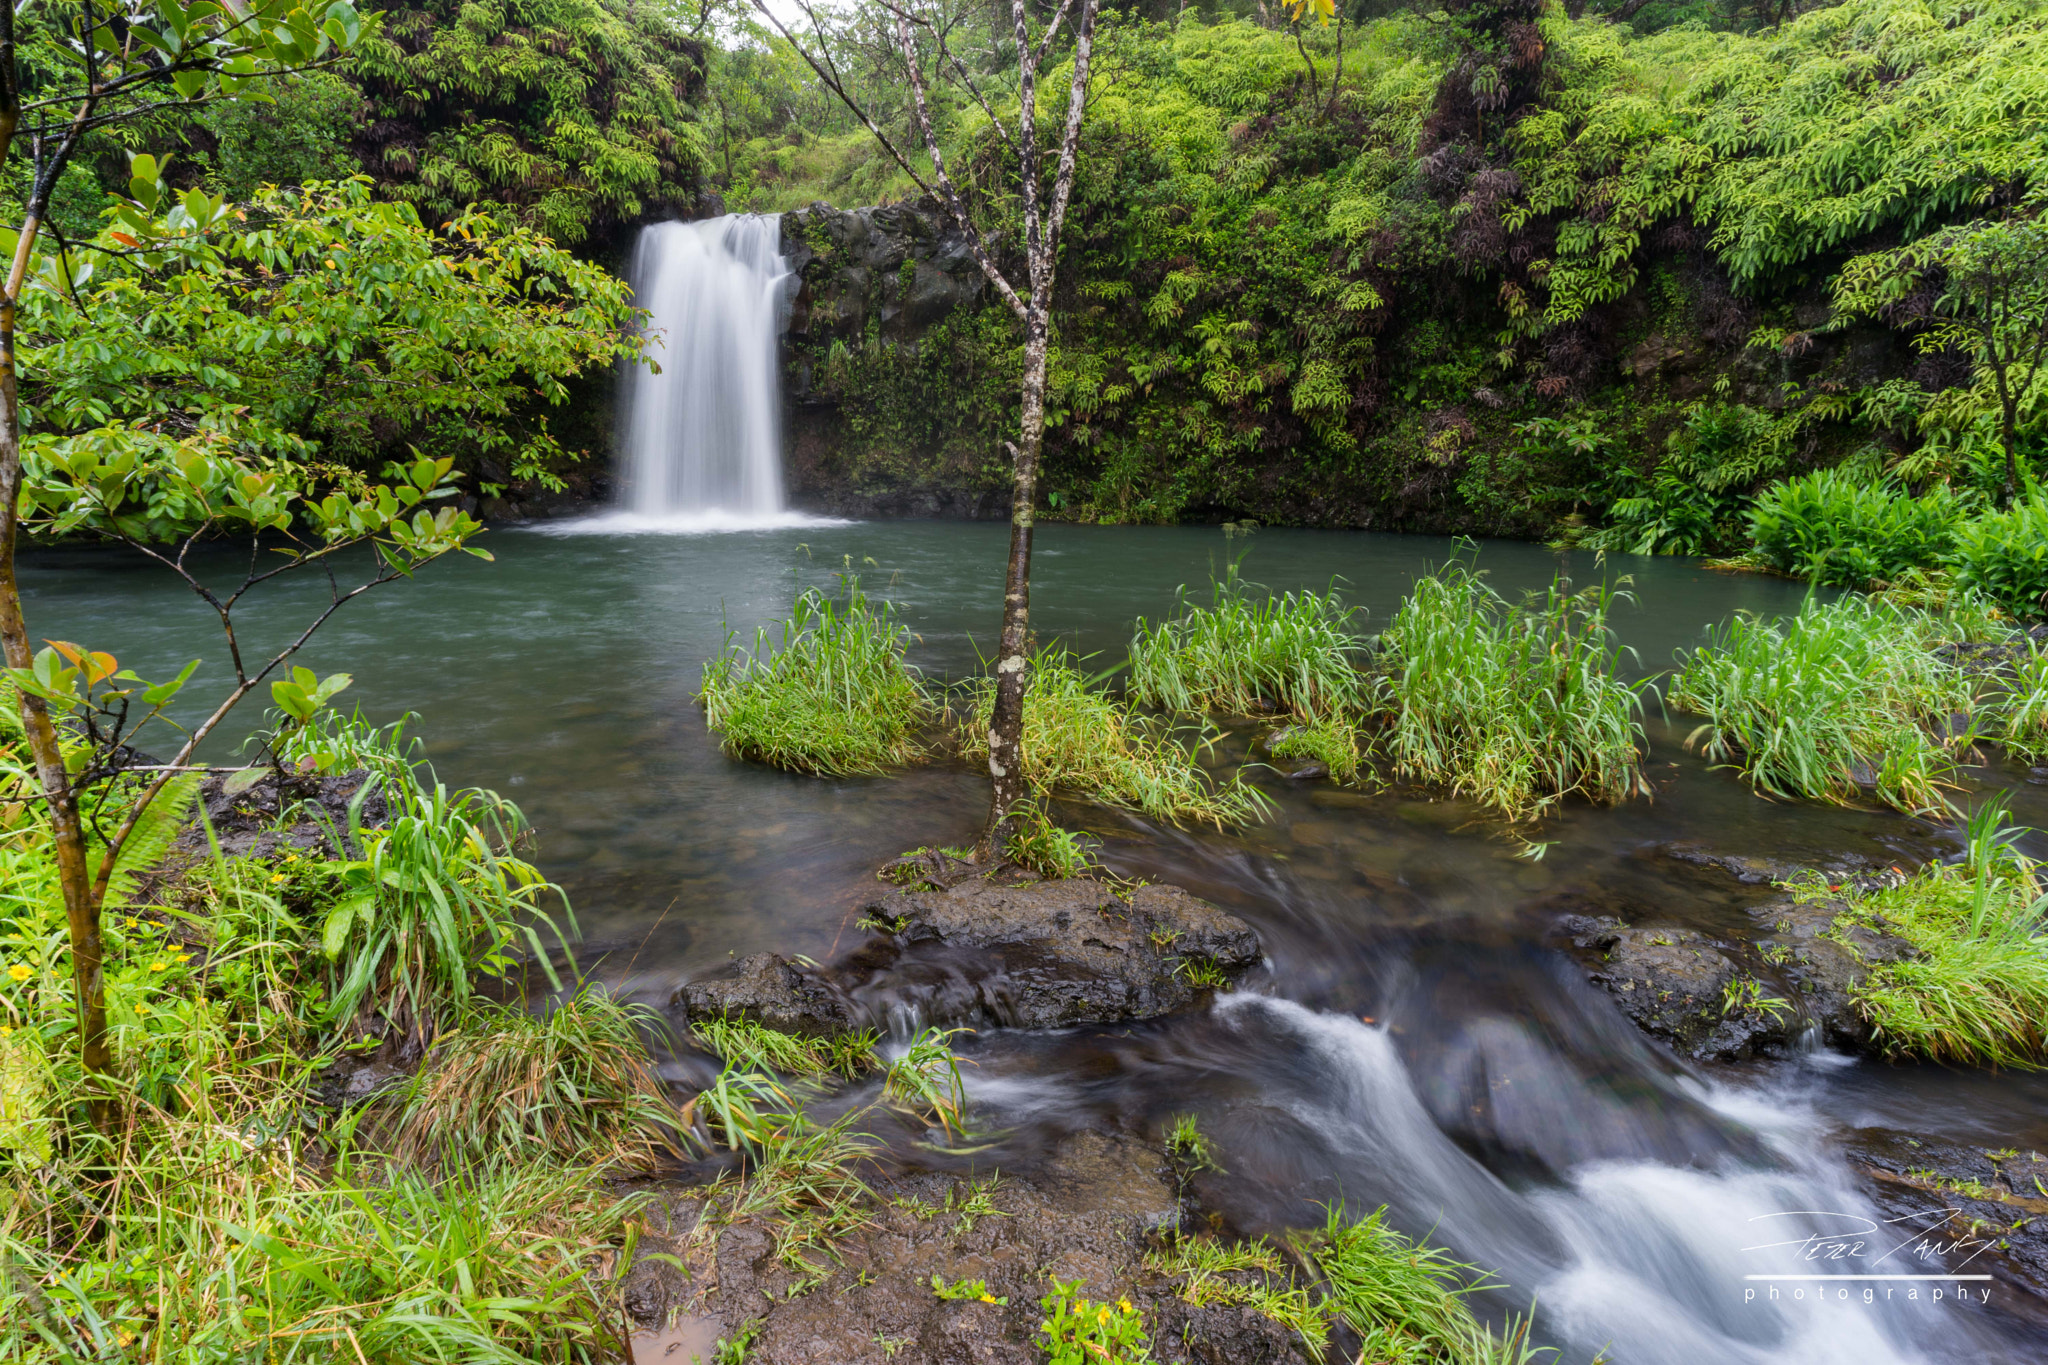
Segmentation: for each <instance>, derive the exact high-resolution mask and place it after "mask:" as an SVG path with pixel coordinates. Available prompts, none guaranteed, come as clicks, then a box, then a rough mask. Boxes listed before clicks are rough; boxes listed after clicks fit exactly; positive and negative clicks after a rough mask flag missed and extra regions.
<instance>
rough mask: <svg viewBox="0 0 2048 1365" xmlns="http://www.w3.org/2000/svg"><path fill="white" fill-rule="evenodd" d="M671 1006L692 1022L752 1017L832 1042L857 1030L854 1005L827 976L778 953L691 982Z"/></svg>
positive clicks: (749, 959)
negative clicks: (720, 1018) (723, 1017)
mask: <svg viewBox="0 0 2048 1365" xmlns="http://www.w3.org/2000/svg"><path fill="white" fill-rule="evenodd" d="M671 1003H672V1004H674V1005H675V1006H677V1007H679V1008H680V1009H681V1010H682V1011H683V1013H684V1014H685V1015H686V1016H687V1017H688V1018H691V1019H707V1018H709V1019H716V1018H719V1017H721V1016H729V1017H732V1018H736V1019H750V1020H752V1021H753V1022H755V1023H757V1024H764V1025H766V1026H767V1027H769V1028H772V1029H779V1030H781V1031H782V1032H784V1033H794V1034H797V1035H798V1036H800V1037H805V1038H829V1037H831V1036H833V1035H835V1034H840V1033H846V1032H848V1031H850V1030H852V1029H854V1028H856V1027H858V1025H857V1024H856V1023H855V1018H854V1009H853V1006H852V1003H851V1002H850V1001H849V1000H848V999H847V997H846V995H845V993H844V992H842V991H841V990H840V989H839V987H838V986H837V985H835V984H834V983H833V982H832V981H831V980H829V979H828V978H827V977H826V976H825V974H824V973H822V972H820V971H818V970H817V969H815V968H812V967H808V966H805V965H804V964H802V963H798V962H792V961H790V960H789V959H788V958H786V957H783V956H781V955H779V954H776V953H756V954H754V955H753V956H752V957H745V958H741V959H740V960H739V961H738V962H736V963H734V964H733V965H732V966H731V967H729V968H727V969H726V970H724V971H722V972H719V973H717V974H716V975H713V976H710V977H707V978H704V979H701V980H697V981H691V982H687V983H686V984H684V985H683V986H682V987H680V988H679V989H678V990H677V991H676V993H675V996H674V997H673V1000H672V1002H671Z"/></svg>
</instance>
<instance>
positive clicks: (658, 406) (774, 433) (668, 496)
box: [599, 213, 807, 532]
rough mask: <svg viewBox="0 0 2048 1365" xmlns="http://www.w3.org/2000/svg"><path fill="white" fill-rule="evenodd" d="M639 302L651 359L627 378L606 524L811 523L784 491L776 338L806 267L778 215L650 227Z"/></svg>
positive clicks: (735, 526) (638, 247) (717, 526)
mask: <svg viewBox="0 0 2048 1365" xmlns="http://www.w3.org/2000/svg"><path fill="white" fill-rule="evenodd" d="M631 278H632V283H633V301H634V303H635V304H636V305H637V306H639V307H641V308H644V309H646V310H647V312H648V315H649V316H648V322H647V332H648V336H649V339H650V341H651V343H652V344H651V346H650V348H649V354H650V355H651V356H652V358H653V359H654V362H655V368H649V367H645V366H638V365H636V366H631V367H629V368H628V370H627V372H626V376H625V381H624V383H623V384H622V385H621V398H620V403H621V407H620V412H621V417H622V421H623V426H624V434H623V439H622V443H621V450H622V451H623V452H624V460H623V464H624V471H623V472H624V475H625V501H624V506H623V508H622V510H621V511H620V512H619V513H615V514H613V515H612V516H610V517H608V518H604V519H602V520H601V522H600V523H599V524H601V525H603V526H604V528H605V529H606V530H608V531H614V532H617V531H627V530H650V531H727V530H739V529H748V528H758V527H764V526H777V525H794V524H802V523H803V522H805V521H806V520H807V519H806V518H804V517H802V516H799V515H795V514H792V513H790V512H789V511H788V509H787V508H786V507H785V506H784V505H783V489H782V388H781V382H780V374H779V369H778V366H779V363H780V362H779V356H778V354H777V344H778V342H777V338H778V337H780V335H781V333H782V329H783V327H784V326H785V325H786V323H787V321H788V311H789V301H790V299H791V298H792V297H793V296H794V294H795V291H796V286H797V278H796V276H795V275H794V274H793V273H791V271H790V269H789V262H788V261H786V260H784V259H783V256H782V220H781V218H780V217H779V216H777V215H774V214H767V215H763V214H752V213H748V214H727V215H726V216H724V217H722V218H707V219H703V220H701V221H698V222H690V223H655V224H653V225H652V226H649V227H645V228H642V229H641V231H640V236H639V239H638V241H637V242H636V243H635V245H634V248H633V265H632V271H631Z"/></svg>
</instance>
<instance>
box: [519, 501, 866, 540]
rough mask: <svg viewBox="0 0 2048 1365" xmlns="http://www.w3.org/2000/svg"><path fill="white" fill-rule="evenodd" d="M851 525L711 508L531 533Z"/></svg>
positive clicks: (627, 515)
mask: <svg viewBox="0 0 2048 1365" xmlns="http://www.w3.org/2000/svg"><path fill="white" fill-rule="evenodd" d="M851 525H853V523H852V522H851V521H847V520H845V519H843V518H839V517H814V516H811V515H810V514H808V513H805V512H787V511H785V512H728V511H726V510H725V509H724V508H722V507H711V508H706V509H704V510H702V511H696V512H661V513H646V512H599V513H596V514H595V515H592V516H587V517H576V518H574V519H573V520H569V521H551V522H545V523H542V524H540V525H537V526H533V527H530V528H528V529H530V530H535V531H539V532H540V533H541V534H543V535H550V536H712V535H730V534H733V533H735V532H739V531H788V530H796V529H801V528H816V527H824V526H851Z"/></svg>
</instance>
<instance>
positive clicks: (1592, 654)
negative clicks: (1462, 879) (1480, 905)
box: [1373, 563, 1647, 819]
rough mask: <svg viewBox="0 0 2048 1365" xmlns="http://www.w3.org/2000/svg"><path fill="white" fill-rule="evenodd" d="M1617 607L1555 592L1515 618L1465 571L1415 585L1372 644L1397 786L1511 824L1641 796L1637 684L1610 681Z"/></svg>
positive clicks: (1562, 589)
mask: <svg viewBox="0 0 2048 1365" xmlns="http://www.w3.org/2000/svg"><path fill="white" fill-rule="evenodd" d="M1617 596H1618V594H1617V593H1616V592H1614V591H1612V590H1609V589H1607V588H1603V587H1595V588H1588V589H1585V590H1583V591H1580V592H1576V593H1575V592H1572V591H1570V589H1569V588H1568V587H1567V586H1566V585H1565V584H1563V583H1562V582H1561V581H1554V582H1552V584H1551V585H1550V587H1549V589H1548V590H1547V591H1546V592H1545V593H1544V594H1543V595H1542V596H1540V597H1537V596H1532V597H1531V598H1530V599H1529V600H1528V601H1527V602H1525V603H1523V604H1520V605H1517V604H1514V603H1510V602H1508V601H1507V600H1506V599H1505V598H1503V597H1502V596H1501V595H1500V594H1499V593H1497V592H1495V591H1494V590H1493V589H1492V588H1491V587H1490V586H1488V585H1487V583H1486V582H1485V581H1484V580H1483V579H1482V578H1481V577H1480V576H1479V575H1478V574H1477V573H1476V572H1474V571H1473V570H1472V569H1471V568H1470V567H1469V566H1466V565H1463V564H1455V563H1454V564H1451V565H1448V566H1446V567H1445V568H1444V569H1442V570H1440V571H1439V572H1437V573H1435V574H1432V575H1428V576H1426V577H1423V578H1418V579H1417V580H1416V581H1415V586H1414V589H1413V591H1412V592H1411V593H1410V594H1409V597H1408V600H1407V601H1406V602H1404V603H1403V604H1402V606H1401V609H1400V611H1399V612H1397V613H1396V614H1395V616H1394V619H1393V621H1392V623H1391V624H1390V625H1389V626H1388V627H1387V630H1386V633H1385V634H1384V635H1382V636H1381V637H1380V650H1379V653H1378V654H1377V655H1375V657H1374V661H1373V663H1374V667H1375V668H1376V669H1378V670H1379V671H1380V672H1381V673H1382V674H1383V675H1384V677H1385V687H1384V690H1383V692H1382V693H1381V694H1380V697H1379V698H1378V699H1377V706H1378V708H1379V714H1380V717H1381V719H1382V722H1383V724H1384V725H1385V733H1384V734H1383V735H1382V736H1381V737H1380V738H1379V741H1378V746H1379V748H1380V750H1381V751H1383V752H1384V753H1386V755H1387V756H1388V757H1389V758H1390V759H1391V760H1392V762H1393V765H1394V768H1395V770H1396V771H1398V772H1400V773H1402V774H1403V775H1405V776H1409V777H1413V778H1418V779H1420V780H1422V781H1425V782H1433V783H1438V784H1441V785H1443V786H1447V787H1449V788H1450V789H1451V790H1452V791H1453V792H1455V793H1458V794H1459V795H1463V796H1468V797H1470V798H1472V799H1473V800H1475V801H1478V802H1479V803H1480V804H1482V805H1485V806H1490V807H1492V808H1494V809H1495V810H1497V811H1500V812H1501V813H1502V814H1504V815H1506V816H1508V817H1509V818H1511V819H1525V818H1529V817H1532V816H1536V815H1540V814H1542V813H1543V812H1544V811H1546V810H1548V809H1549V808H1550V807H1552V806H1554V805H1556V804H1557V803H1558V802H1560V801H1562V800H1563V799H1564V798H1565V797H1567V796H1574V795H1576V796H1582V797H1584V798H1586V799H1587V800H1590V801H1595V802H1615V801H1623V800H1626V799H1628V798H1629V797H1630V796H1633V795H1635V794H1637V793H1638V792H1641V791H1643V790H1645V786H1644V783H1643V779H1642V775H1641V773H1640V772H1639V771H1638V768H1637V763H1638V760H1639V759H1640V758H1641V756H1642V749H1643V730H1642V720H1641V716H1642V694H1643V692H1644V690H1645V689H1646V687H1647V684H1643V683H1635V684H1631V683H1626V682H1623V681H1621V680H1620V679H1619V678H1618V677H1616V676H1615V666H1616V663H1617V661H1618V657H1619V653H1620V647H1619V646H1618V645H1616V644H1615V643H1614V640H1613V632H1612V631H1611V629H1610V628H1609V626H1608V623H1607V615H1608V610H1609V607H1610V605H1611V603H1612V602H1613V601H1614V600H1615V599H1616V597H1617Z"/></svg>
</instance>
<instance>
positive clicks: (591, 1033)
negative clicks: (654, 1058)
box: [396, 986, 681, 1171]
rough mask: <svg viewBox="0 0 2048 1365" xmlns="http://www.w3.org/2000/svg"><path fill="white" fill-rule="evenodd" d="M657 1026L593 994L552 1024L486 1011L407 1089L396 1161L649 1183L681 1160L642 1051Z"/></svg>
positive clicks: (451, 1038) (649, 1016)
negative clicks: (546, 1167) (645, 1033)
mask: <svg viewBox="0 0 2048 1365" xmlns="http://www.w3.org/2000/svg"><path fill="white" fill-rule="evenodd" d="M658 1023H659V1016H658V1015H655V1014H654V1013H653V1012H652V1011H650V1010H648V1009H646V1008H645V1007H644V1006H639V1007H636V1006H632V1005H624V1004H621V1003H619V1002H618V1001H616V1000H613V999H612V998H611V997H609V996H607V995H603V994H601V993H599V992H597V991H594V990H592V989H591V988H589V987H587V986H586V987H585V988H583V989H582V990H580V991H578V992H577V993H576V994H575V995H574V996H572V997H570V998H569V999H568V1000H566V1001H564V1002H562V1004H561V1005H560V1006H558V1007H557V1008H555V1009H554V1010H551V1011H549V1012H548V1013H547V1014H544V1015H532V1014H528V1013H527V1012H526V1011H524V1010H521V1009H515V1008H509V1007H507V1006H504V1005H498V1004H493V1003H488V1002H479V1003H478V1004H477V1005H475V1006H473V1007H472V1008H471V1009H470V1010H469V1011H468V1012H467V1014H466V1015H465V1016H464V1017H463V1019H462V1020H461V1022H460V1023H459V1024H458V1025H457V1026H456V1027H454V1028H452V1029H450V1030H448V1031H446V1032H444V1033H443V1034H441V1036H440V1037H438V1038H437V1039H435V1041H434V1048H433V1051H432V1053H431V1054H430V1055H429V1056H428V1059H427V1063H426V1065H425V1066H423V1067H421V1068H420V1071H419V1073H418V1074H417V1075H416V1076H414V1077H413V1080H412V1082H411V1084H410V1085H409V1086H408V1087H407V1088H406V1091H405V1096H404V1101H403V1107H402V1110H401V1113H400V1116H399V1121H398V1128H397V1133H396V1152H397V1155H399V1156H400V1157H402V1158H405V1159H407V1160H411V1161H432V1162H437V1163H440V1164H442V1165H444V1166H445V1165H462V1166H476V1167H484V1166H489V1165H491V1164H493V1163H496V1162H500V1161H519V1162H528V1163H531V1162H536V1161H547V1160H552V1161H558V1162H564V1163H569V1164H574V1165H589V1166H599V1167H618V1168H624V1169H627V1170H640V1171H645V1170H648V1169H651V1168H652V1167H653V1165H654V1164H655V1161H656V1158H657V1157H658V1156H659V1155H661V1154H662V1153H664V1152H667V1153H669V1154H672V1155H677V1156H680V1155H681V1152H680V1150H679V1149H678V1145H677V1144H678V1142H679V1141H680V1138H679V1137H678V1136H677V1135H676V1133H677V1128H678V1122H677V1118H676V1112H675V1109H674V1108H673V1107H672V1106H671V1105H670V1104H669V1102H668V1094H667V1091H666V1089H665V1088H664V1087H663V1085H662V1083H661V1079H660V1078H659V1077H658V1076H656V1075H655V1072H654V1067H653V1064H652V1063H651V1062H650V1061H649V1060H648V1056H647V1049H646V1047H645V1046H644V1045H643V1043H642V1041H641V1030H643V1029H647V1028H652V1027H656V1026H658Z"/></svg>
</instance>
